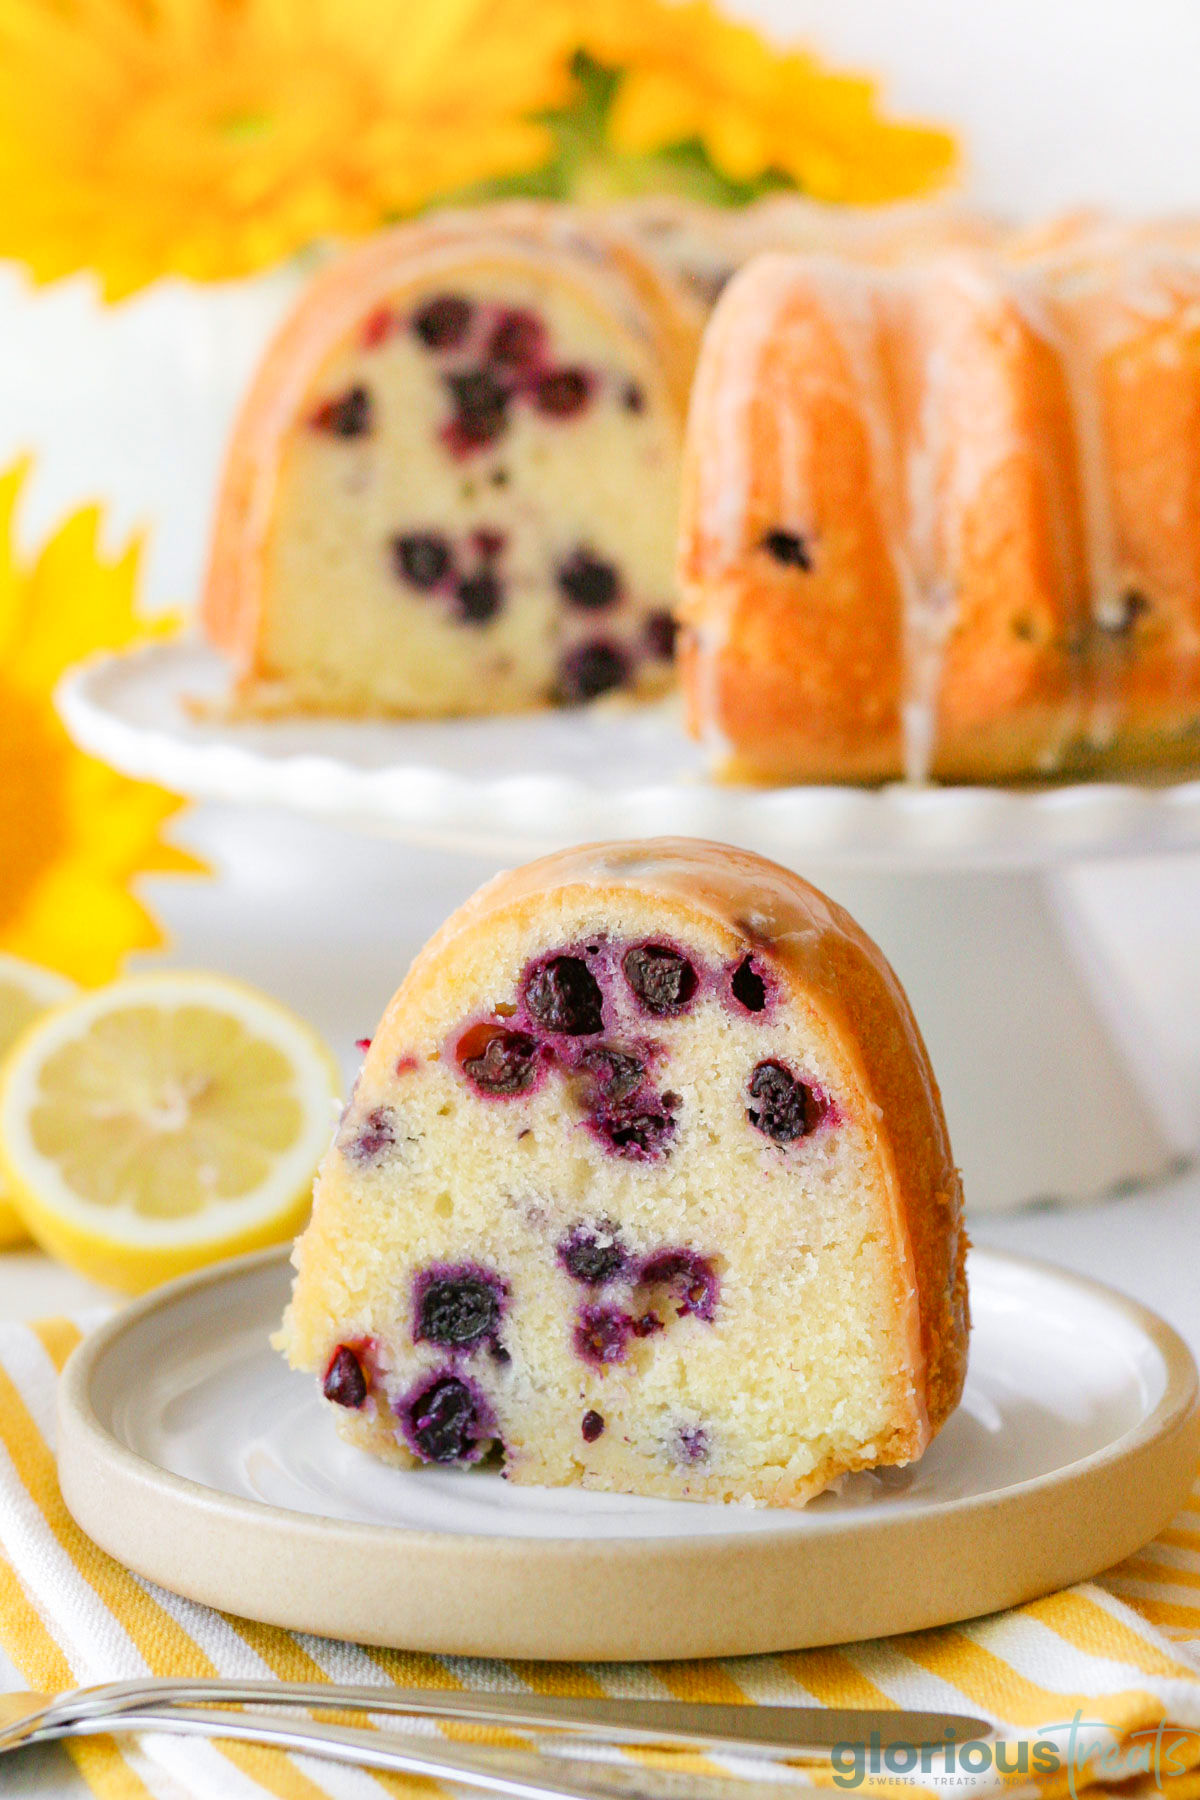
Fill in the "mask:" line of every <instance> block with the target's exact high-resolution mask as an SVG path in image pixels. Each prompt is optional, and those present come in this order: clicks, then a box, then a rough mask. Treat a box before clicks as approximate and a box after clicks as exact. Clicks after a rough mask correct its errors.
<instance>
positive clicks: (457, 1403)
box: [400, 1375, 493, 1463]
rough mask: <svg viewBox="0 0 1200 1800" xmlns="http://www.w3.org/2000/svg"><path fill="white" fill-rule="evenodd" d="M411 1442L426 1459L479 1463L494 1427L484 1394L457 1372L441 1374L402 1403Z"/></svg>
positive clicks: (406, 1434) (401, 1410) (407, 1436)
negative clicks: (461, 1378)
mask: <svg viewBox="0 0 1200 1800" xmlns="http://www.w3.org/2000/svg"><path fill="white" fill-rule="evenodd" d="M400 1418H401V1423H402V1424H403V1426H404V1434H405V1436H406V1438H407V1439H408V1442H409V1445H410V1446H411V1448H412V1449H413V1451H414V1452H415V1453H416V1455H417V1456H419V1457H421V1458H422V1459H423V1461H425V1462H432V1463H461V1462H476V1461H478V1459H479V1457H480V1455H481V1454H482V1451H483V1445H484V1444H485V1443H486V1442H487V1440H488V1438H490V1437H491V1436H492V1435H493V1426H492V1421H491V1418H490V1416H489V1414H488V1409H487V1406H486V1403H485V1402H484V1401H483V1399H482V1396H481V1395H480V1394H479V1393H478V1392H477V1391H476V1390H475V1389H474V1388H473V1387H472V1386H471V1385H470V1384H469V1383H468V1382H466V1381H462V1380H460V1379H459V1377H458V1376H457V1375H439V1376H437V1377H436V1379H435V1380H433V1381H432V1382H430V1383H429V1384H428V1385H427V1386H426V1387H423V1388H421V1389H419V1390H418V1391H417V1392H416V1393H415V1394H413V1395H411V1396H410V1397H409V1398H408V1400H406V1401H405V1402H403V1403H402V1405H401V1408H400Z"/></svg>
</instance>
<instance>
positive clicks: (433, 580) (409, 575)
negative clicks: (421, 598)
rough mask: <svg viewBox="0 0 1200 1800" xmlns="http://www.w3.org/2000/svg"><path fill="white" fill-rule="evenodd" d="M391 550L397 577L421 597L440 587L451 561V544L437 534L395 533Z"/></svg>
mask: <svg viewBox="0 0 1200 1800" xmlns="http://www.w3.org/2000/svg"><path fill="white" fill-rule="evenodd" d="M391 549H392V564H393V567H394V568H395V571H396V574H397V575H398V576H399V577H400V578H401V580H403V581H407V583H408V584H409V586H410V587H415V588H417V589H419V590H420V592H421V593H424V594H427V593H431V592H432V591H433V589H434V588H436V587H439V586H440V585H441V583H442V582H443V581H444V580H445V579H446V577H447V576H448V575H449V573H450V570H451V567H452V565H453V562H454V557H453V554H452V552H451V549H450V545H449V544H448V543H447V542H446V539H445V538H444V537H442V535H441V533H440V532H437V531H403V532H398V533H397V535H396V536H395V537H394V538H393V539H392V544H391Z"/></svg>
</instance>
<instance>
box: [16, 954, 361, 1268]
mask: <svg viewBox="0 0 1200 1800" xmlns="http://www.w3.org/2000/svg"><path fill="white" fill-rule="evenodd" d="M339 1085H340V1081H339V1075H338V1070H337V1066H336V1064H335V1063H334V1060H333V1058H332V1056H331V1055H330V1053H329V1051H328V1050H327V1049H326V1048H325V1046H324V1044H323V1043H322V1042H321V1041H320V1039H319V1038H318V1037H317V1036H316V1034H315V1033H314V1032H313V1031H312V1030H311V1029H310V1028H309V1027H308V1026H307V1025H306V1024H305V1023H304V1022H303V1020H301V1019H298V1018H296V1017H295V1015H294V1014H292V1013H290V1012H288V1011H287V1009H286V1008H285V1007H282V1006H280V1005H278V1004H277V1003H276V1002H275V1001H273V1000H271V999H269V998H268V997H267V996H266V995H265V994H260V993H258V992H256V991H255V990H254V989H253V988H249V987H245V986H243V985H242V984H241V983H240V982H236V981H230V980H227V979H226V978H225V977H222V976H216V975H202V974H178V973H174V972H170V973H162V974H153V975H135V976H131V977H128V978H127V979H125V980H122V981H118V982H114V983H113V985H112V986H111V987H107V988H100V989H98V990H96V991H95V992H92V993H89V994H84V995H82V996H81V997H80V998H79V999H77V1000H74V1001H71V1002H69V1003H68V1004H67V1005H65V1006H62V1007H59V1008H58V1009H57V1010H56V1011H55V1012H53V1013H50V1014H49V1015H47V1017H45V1018H44V1019H42V1020H40V1021H37V1022H35V1023H34V1024H33V1025H32V1026H31V1028H30V1029H29V1030H28V1031H27V1032H26V1034H25V1035H24V1037H23V1038H22V1039H21V1041H20V1042H19V1043H18V1045H17V1046H16V1048H15V1050H14V1052H13V1054H12V1056H11V1057H10V1059H9V1060H8V1062H7V1064H6V1066H5V1068H4V1071H3V1075H2V1077H0V1169H2V1170H3V1173H4V1174H5V1175H6V1176H7V1179H8V1184H9V1191H10V1194H11V1197H12V1199H13V1200H14V1201H15V1203H16V1206H17V1208H18V1210H19V1212H20V1214H21V1217H22V1219H23V1220H24V1222H25V1225H26V1226H27V1228H28V1230H29V1231H30V1233H31V1234H32V1235H33V1237H35V1238H36V1239H37V1241H38V1242H39V1243H40V1244H41V1245H42V1247H43V1248H44V1249H46V1250H49V1251H50V1252H51V1254H52V1255H54V1256H58V1257H61V1259H62V1260H63V1261H64V1262H66V1263H69V1264H70V1265H71V1266H72V1267H73V1268H76V1269H79V1270H80V1271H81V1272H82V1273H83V1274H85V1275H88V1276H90V1277H91V1278H92V1279H93V1280H96V1281H102V1282H106V1283H108V1284H109V1285H110V1286H113V1287H118V1288H122V1289H124V1290H125V1291H126V1292H129V1293H139V1292H141V1291H142V1290H143V1289H145V1288H148V1287H153V1286H155V1285H156V1284H157V1283H158V1282H160V1281H166V1280H169V1279H170V1278H171V1277H172V1276H175V1275H181V1274H184V1273H186V1271H187V1270H189V1269H194V1268H198V1267H199V1266H201V1265H202V1264H204V1263H209V1262H215V1261H217V1260H218V1259H219V1258H221V1257H224V1256H232V1255H235V1254H237V1253H238V1252H240V1251H243V1250H253V1249H257V1248H258V1247H260V1246H261V1245H264V1244H272V1243H279V1242H281V1241H283V1240H285V1239H287V1238H289V1237H291V1236H292V1235H293V1234H294V1233H295V1232H296V1231H297V1229H298V1228H299V1226H300V1224H301V1223H302V1222H303V1219H304V1217H305V1214H306V1212H307V1209H308V1203H309V1198H310V1193H311V1188H312V1178H313V1172H314V1170H315V1168H316V1165H317V1162H318V1160H319V1158H320V1156H321V1153H322V1152H323V1150H324V1149H325V1146H326V1144H327V1143H328V1141H329V1137H330V1132H331V1129H332V1122H333V1121H332V1114H333V1104H334V1102H335V1100H336V1096H337V1093H338V1089H339Z"/></svg>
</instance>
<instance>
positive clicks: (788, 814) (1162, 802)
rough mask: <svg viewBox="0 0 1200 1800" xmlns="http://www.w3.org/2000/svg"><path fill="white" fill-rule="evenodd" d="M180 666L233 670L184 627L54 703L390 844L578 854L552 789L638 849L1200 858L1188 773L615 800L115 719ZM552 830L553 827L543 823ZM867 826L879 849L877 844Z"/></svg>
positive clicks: (69, 682) (176, 762)
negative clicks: (671, 813) (494, 812)
mask: <svg viewBox="0 0 1200 1800" xmlns="http://www.w3.org/2000/svg"><path fill="white" fill-rule="evenodd" d="M180 655H183V656H185V657H186V656H199V657H201V658H203V659H205V660H208V659H216V660H217V661H218V662H219V661H220V655H219V653H218V652H217V651H216V650H214V649H213V648H212V647H211V646H210V645H208V644H207V643H205V642H204V640H203V639H202V638H200V637H199V635H198V634H197V632H196V631H195V630H194V629H193V628H191V627H185V628H184V630H183V631H181V632H180V633H178V634H176V635H174V636H171V637H165V638H157V639H153V640H151V641H150V642H148V643H140V644H137V645H134V646H132V647H130V648H126V649H123V650H116V651H99V652H96V653H94V654H93V655H91V656H90V657H88V658H86V659H85V660H84V661H82V662H80V663H78V664H77V665H75V667H74V668H72V669H71V670H69V671H68V672H67V674H66V675H65V676H64V677H63V678H62V680H61V681H60V683H59V687H58V690H57V694H56V701H57V705H58V709H59V712H60V715H61V717H62V719H63V722H64V724H65V725H66V727H67V729H68V731H69V732H70V734H71V736H72V737H73V738H74V739H75V741H76V742H77V743H78V744H79V745H80V747H81V748H83V749H84V750H86V751H88V752H89V753H90V754H92V755H95V756H98V757H100V758H101V759H102V760H105V761H109V762H111V763H112V765H113V766H114V767H117V768H120V769H121V770H122V771H123V772H124V773H126V774H129V775H133V776H135V777H137V778H140V779H144V780H158V781H160V782H161V783H163V784H164V785H166V786H169V787H173V788H174V789H175V790H176V791H178V792H182V793H185V794H187V795H188V796H189V797H191V798H194V799H205V800H216V801H219V802H234V803H242V804H246V803H249V802H255V803H258V802H261V803H263V804H272V805H279V806H284V807H286V808H289V809H291V810H293V811H298V812H301V813H303V814H306V815H307V816H310V817H318V818H321V817H324V818H334V819H337V820H339V821H341V822H343V823H347V824H350V825H357V826H358V827H360V828H364V827H365V828H368V829H370V828H374V829H377V830H385V831H387V832H388V833H390V834H392V835H399V836H402V837H404V838H407V839H409V840H410V841H420V842H429V843H437V844H443V845H446V846H449V847H453V848H459V849H491V848H492V847H498V846H500V845H518V846H519V847H520V848H521V849H522V852H523V851H524V849H525V847H526V846H533V847H535V848H536V847H537V846H541V847H543V848H544V847H550V846H552V845H555V844H558V843H559V842H560V841H566V838H567V837H569V836H570V835H571V833H570V831H567V832H565V833H564V831H563V830H560V829H559V828H558V827H557V826H555V825H554V824H553V823H552V824H551V825H550V826H549V827H547V826H546V825H545V824H544V823H541V822H539V823H538V824H536V825H535V824H532V823H531V819H532V817H533V814H532V811H531V810H530V806H531V802H530V798H529V796H528V795H526V797H525V799H524V801H523V802H522V800H521V798H520V794H519V791H518V790H519V789H520V787H521V784H529V783H531V782H532V783H533V784H534V785H535V786H537V788H538V793H537V795H536V796H534V798H535V799H536V800H537V802H538V806H539V808H542V809H544V808H545V807H546V805H547V803H548V801H551V802H552V803H551V804H550V816H551V818H552V819H553V817H554V816H556V815H561V816H562V817H563V818H565V819H569V818H570V816H571V814H572V811H573V810H574V809H576V808H578V807H580V806H582V807H585V808H588V809H591V808H593V807H594V808H601V809H611V807H612V806H613V805H614V804H616V805H617V806H618V808H619V809H621V810H622V816H627V817H628V821H629V826H628V831H627V832H626V835H640V834H642V833H644V831H645V829H646V825H645V823H644V817H643V816H644V815H646V814H647V813H648V812H650V811H660V810H661V808H662V803H663V800H664V797H667V796H669V797H671V798H672V799H675V800H679V799H680V797H681V796H682V797H683V805H684V807H685V811H686V813H687V815H688V818H689V821H690V819H691V814H692V812H693V811H694V810H695V808H696V807H697V806H699V807H700V810H701V813H702V814H703V812H704V811H705V809H706V808H707V807H711V809H712V810H713V812H714V814H718V813H722V812H724V811H728V810H729V808H730V807H732V808H736V809H740V810H741V811H742V812H743V813H746V814H748V815H749V817H750V819H751V835H754V836H756V838H758V839H760V840H761V841H762V842H763V843H764V844H767V842H768V840H769V842H770V844H771V845H772V846H774V849H773V850H769V851H768V853H769V854H771V853H773V854H776V855H778V854H780V852H781V851H782V850H783V849H784V848H785V847H786V846H785V842H784V840H785V839H786V838H788V837H789V836H790V837H791V838H792V839H794V849H795V851H796V852H802V853H803V854H805V855H807V856H809V857H811V858H813V859H814V860H820V859H824V860H825V861H827V862H829V863H831V864H838V865H841V864H846V865H854V866H856V867H862V868H864V869H866V868H893V867H895V868H900V869H904V870H912V871H919V870H921V869H925V868H928V869H935V868H942V869H946V868H954V867H963V868H979V867H984V868H989V867H990V868H998V869H1003V868H1041V867H1049V866H1053V865H1054V864H1057V863H1060V862H1062V861H1065V860H1070V859H1072V858H1079V857H1083V856H1094V855H1105V854H1108V855H1118V854H1140V855H1146V854H1155V853H1167V852H1171V851H1186V850H1189V849H1194V848H1195V847H1196V845H1197V844H1198V843H1200V776H1198V775H1187V774H1185V773H1181V772H1177V773H1176V774H1175V775H1172V774H1171V772H1170V771H1168V772H1167V773H1166V774H1165V775H1164V778H1163V779H1162V780H1161V781H1146V782H1138V781H1135V780H1130V779H1123V780H1103V779H1101V780H1095V781H1078V782H1066V783H1063V784H1061V785H1057V786H1054V785H1050V786H1046V787H1042V788H1036V787H1032V788H1027V789H1023V788H1020V787H1014V786H1003V785H1000V784H996V785H984V784H977V785H965V784H964V785H961V786H959V785H954V786H949V785H947V786H938V785H936V784H933V785H929V786H910V785H908V784H906V783H904V782H891V783H886V784H884V785H883V786H881V787H878V788H863V787H859V786H855V785H851V784H842V785H839V784H836V783H825V784H813V785H803V784H802V785H794V786H790V787H770V786H766V787H761V786H753V785H745V784H732V783H731V784H728V785H725V784H722V783H719V782H708V781H705V780H703V779H702V780H700V781H697V782H689V781H685V780H668V781H666V782H662V781H659V782H655V781H654V780H651V779H647V780H645V781H641V782H639V783H638V784H637V785H636V786H629V787H626V788H623V789H618V790H616V792H615V793H614V791H613V790H612V789H611V788H606V787H605V785H604V784H603V783H602V782H597V783H588V782H587V781H584V780H582V779H581V778H580V777H578V776H577V775H574V774H570V775H564V774H561V773H559V772H555V773H553V774H552V775H547V774H546V771H545V770H544V769H535V768H532V767H531V768H530V769H528V770H524V771H522V772H520V773H514V774H508V775H502V776H491V777H489V776H488V775H487V774H486V773H485V772H480V773H477V774H474V775H467V774H465V773H463V772H462V771H459V770H454V769H448V768H446V767H444V766H442V765H440V764H438V763H436V762H432V761H425V762H422V761H421V760H420V759H419V758H414V757H413V756H411V755H410V756H408V757H407V758H406V759H403V760H399V761H396V762H393V763H389V764H384V765H381V766H380V767H379V768H374V769H372V768H364V767H359V766H357V765H355V764H353V763H350V762H347V761H345V760H343V759H341V758H339V757H338V756H336V755H331V754H330V753H329V752H328V751H327V750H324V749H317V750H312V751H308V750H291V751H288V752H287V753H285V754H283V755H280V756H271V755H266V754H263V753H261V752H259V751H258V750H257V749H255V748H254V747H253V746H251V745H248V744H244V743H241V742H238V741H237V740H236V739H234V738H233V737H232V736H227V737H222V738H216V737H214V738H213V739H211V740H210V741H206V742H203V743H192V742H190V741H188V740H187V739H186V738H184V737H181V736H178V735H174V734H173V733H172V731H171V730H170V728H169V726H159V725H146V724H142V723H139V722H137V721H134V720H130V719H129V718H126V717H123V716H122V715H121V713H120V712H119V711H117V710H115V709H114V708H112V707H111V706H108V705H106V704H105V701H104V697H103V693H102V692H100V691H98V689H100V688H102V685H103V683H104V681H105V679H106V677H108V676H109V675H111V674H112V673H113V672H114V671H115V672H117V673H118V674H119V673H123V672H126V671H128V672H130V673H131V674H136V673H137V671H138V669H139V668H140V667H141V666H143V665H146V664H149V665H151V666H153V665H154V663H155V662H157V661H160V660H165V661H166V666H167V669H168V671H169V670H170V669H171V667H172V661H171V659H172V658H178V657H179V656H180ZM170 699H171V701H172V702H173V703H176V704H178V702H179V700H180V694H179V692H178V690H177V689H172V691H171V694H170ZM529 716H531V717H532V716H536V715H529ZM316 722H317V723H320V721H316ZM340 722H341V723H342V724H353V723H354V722H353V721H340ZM247 723H250V724H254V723H256V722H255V721H248V722H247ZM257 723H258V724H262V723H263V721H257ZM293 723H294V721H293ZM368 723H371V724H377V723H378V721H368ZM402 723H413V721H402ZM417 723H419V721H417ZM437 723H442V724H445V723H453V721H449V722H447V721H437ZM248 782H249V786H248V785H247V783H248ZM405 783H407V785H408V792H407V794H406V796H405V800H406V804H404V805H401V804H399V803H398V799H397V792H398V788H399V786H400V785H401V784H405ZM547 783H549V784H550V786H551V787H552V788H553V796H551V795H550V792H549V788H547V787H546V784H547ZM514 793H516V794H517V800H516V803H515V807H514V804H513V795H514ZM468 799H473V800H474V802H475V812H476V813H477V815H478V816H477V817H472V816H470V809H469V808H468V807H467V801H468ZM489 800H494V801H495V803H496V804H497V805H498V806H500V808H501V810H502V813H503V815H504V822H503V824H501V825H499V826H498V825H496V824H495V823H494V822H491V823H485V822H484V821H486V820H487V818H488V806H487V802H488V801H489ZM450 802H454V803H456V805H457V808H458V811H459V813H461V815H462V816H461V817H459V818H458V820H457V822H455V818H454V816H453V815H454V812H455V805H450V814H451V819H450V822H449V823H447V822H446V814H447V805H448V803H450ZM725 802H728V805H727V806H726V805H724V803H725ZM510 814H514V816H513V817H510V816H509V815H510ZM1105 814H1108V815H1110V816H1108V817H1105V816H1104V815H1105ZM541 817H542V814H541V813H539V821H540V820H541ZM635 820H636V821H639V822H637V823H635V822H634V821H635ZM864 824H865V825H866V827H867V828H868V832H869V835H864V830H863V827H864ZM723 828H724V827H723V824H722V823H721V821H719V820H718V819H717V818H716V817H714V819H713V821H712V822H711V823H710V822H709V821H708V820H706V819H705V818H703V817H701V818H700V819H699V820H698V821H697V822H696V827H695V829H693V828H692V825H691V823H690V822H689V825H688V828H687V829H688V831H689V833H690V835H693V836H695V835H710V836H711V835H720V831H721V829H723ZM597 834H598V833H597V831H596V830H593V831H592V832H591V835H593V836H595V835H597ZM575 835H576V836H577V835H578V833H577V832H576V833H575ZM585 835H587V834H586V833H585ZM599 835H602V836H611V835H612V832H611V831H607V830H606V831H603V832H599ZM531 853H534V852H533V850H531Z"/></svg>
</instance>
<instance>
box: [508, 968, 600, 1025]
mask: <svg viewBox="0 0 1200 1800" xmlns="http://www.w3.org/2000/svg"><path fill="white" fill-rule="evenodd" d="M524 999H525V1005H526V1008H527V1009H528V1011H529V1014H530V1016H531V1018H533V1019H534V1020H535V1021H536V1022H537V1024H539V1025H540V1026H541V1027H542V1029H543V1031H552V1032H556V1033H561V1034H562V1035H563V1036H565V1037H590V1036H591V1035H592V1034H593V1033H595V1032H598V1031H600V1030H601V1029H602V1028H603V1024H604V1018H603V1009H604V996H603V994H602V993H601V991H600V983H599V982H598V981H597V980H596V977H595V976H594V975H593V974H592V971H591V970H590V969H589V968H588V966H587V964H586V962H584V960H583V958H582V957H580V956H552V957H550V959H549V960H548V961H547V962H543V963H540V964H538V965H537V967H535V968H534V969H533V970H532V972H531V973H530V974H529V975H528V976H527V977H526V980H525V984H524Z"/></svg>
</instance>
